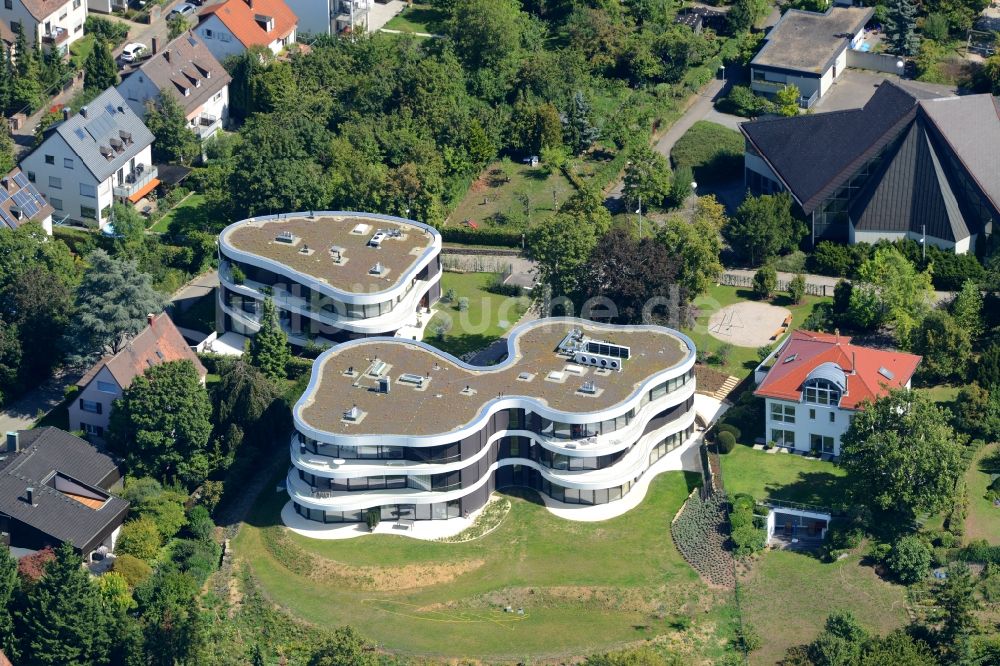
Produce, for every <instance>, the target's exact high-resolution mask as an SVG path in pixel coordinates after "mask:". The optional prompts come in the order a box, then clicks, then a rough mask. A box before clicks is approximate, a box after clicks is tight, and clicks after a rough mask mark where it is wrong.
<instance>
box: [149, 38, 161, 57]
mask: <svg viewBox="0 0 1000 666" xmlns="http://www.w3.org/2000/svg"><path fill="white" fill-rule="evenodd" d="M149 45H150V48H151V49H152V51H153V53H152V55H156V52H157V51H158V50H159V47H160V40H159V39H158V38H156V37H153V38H152V39H151V40H150V42H149Z"/></svg>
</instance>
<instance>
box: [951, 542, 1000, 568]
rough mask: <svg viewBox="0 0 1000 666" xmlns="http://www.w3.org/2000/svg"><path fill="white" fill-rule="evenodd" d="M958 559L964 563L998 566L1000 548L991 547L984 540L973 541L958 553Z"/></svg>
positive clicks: (999, 562)
mask: <svg viewBox="0 0 1000 666" xmlns="http://www.w3.org/2000/svg"><path fill="white" fill-rule="evenodd" d="M958 559H960V560H962V561H964V562H982V563H984V564H985V563H993V564H1000V546H992V545H990V543H989V542H988V541H986V539H980V540H978V541H973V542H972V543H970V544H969V545H968V546H966V547H965V548H963V549H962V550H960V551H958Z"/></svg>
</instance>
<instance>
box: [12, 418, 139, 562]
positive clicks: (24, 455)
mask: <svg viewBox="0 0 1000 666" xmlns="http://www.w3.org/2000/svg"><path fill="white" fill-rule="evenodd" d="M18 437H19V439H20V446H21V451H20V452H19V453H5V454H0V455H3V456H4V459H3V461H2V462H0V512H2V513H4V514H6V515H8V516H10V517H11V519H12V520H16V521H19V522H21V523H24V524H25V525H29V526H31V527H33V528H35V529H37V530H39V531H40V532H43V533H45V534H48V535H49V536H51V537H53V538H54V539H57V540H59V541H62V542H69V543H72V544H73V545H74V546H76V547H77V548H88V547H92V546H93V545H94V543H95V539H97V538H98V537H99V536H101V535H103V534H106V533H107V532H108V528H109V526H112V525H114V526H117V525H119V524H121V523H122V522H123V521H124V520H125V514H126V512H127V511H128V502H126V501H125V500H123V499H121V498H119V497H114V496H111V495H109V496H108V499H107V500H106V501H105V502H104V504H103V505H102V506H101V507H100V508H99V509H93V508H91V507H89V506H87V505H85V504H83V503H81V502H79V501H77V500H75V499H73V498H71V497H70V496H68V495H66V494H65V493H63V492H60V491H58V490H56V489H55V488H54V487H53V486H52V485H49V482H50V480H51V479H52V477H53V476H54V475H55V474H59V475H61V476H63V477H68V478H69V479H72V480H73V481H76V482H77V483H78V484H80V485H81V486H84V487H88V486H89V487H91V488H93V489H96V490H99V491H107V489H108V487H109V486H110V485H111V484H112V483H114V482H115V481H117V480H118V478H119V474H118V468H117V466H116V465H115V463H114V461H113V460H111V458H109V457H108V456H106V455H104V454H103V453H99V452H98V451H97V449H95V448H94V447H93V446H91V445H90V444H88V443H87V442H85V441H83V440H82V439H80V438H78V437H74V436H73V435H71V434H69V433H67V432H64V431H62V430H59V429H58V428H39V429H36V430H21V431H19V432H18ZM29 487H31V488H34V505H31V504H29V503H28V501H27V489H28V488H29ZM103 494H107V493H106V492H103ZM112 529H113V528H112Z"/></svg>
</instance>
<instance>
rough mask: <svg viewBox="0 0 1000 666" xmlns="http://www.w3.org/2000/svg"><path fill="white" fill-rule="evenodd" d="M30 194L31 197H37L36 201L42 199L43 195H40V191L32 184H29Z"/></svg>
mask: <svg viewBox="0 0 1000 666" xmlns="http://www.w3.org/2000/svg"><path fill="white" fill-rule="evenodd" d="M28 192H29V193H30V194H31V196H33V197H35V198H36V199H41V198H42V195H41V194H39V193H38V190H37V189H36V188H35V186H34V185H32V184H31V183H28Z"/></svg>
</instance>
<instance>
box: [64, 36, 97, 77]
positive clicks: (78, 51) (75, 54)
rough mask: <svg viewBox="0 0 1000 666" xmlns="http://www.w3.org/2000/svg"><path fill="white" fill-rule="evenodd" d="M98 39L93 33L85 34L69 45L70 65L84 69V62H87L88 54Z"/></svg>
mask: <svg viewBox="0 0 1000 666" xmlns="http://www.w3.org/2000/svg"><path fill="white" fill-rule="evenodd" d="M96 41H97V39H96V38H95V37H94V36H93V35H84V36H83V37H81V38H80V39H78V40H76V41H75V42H73V43H72V44H70V45H69V53H70V59H69V60H70V66H71V67H72V68H73V69H74V70H81V69H83V64H84V63H85V62H87V56H89V55H90V52H91V51H93V50H94V44H95V43H96Z"/></svg>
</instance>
